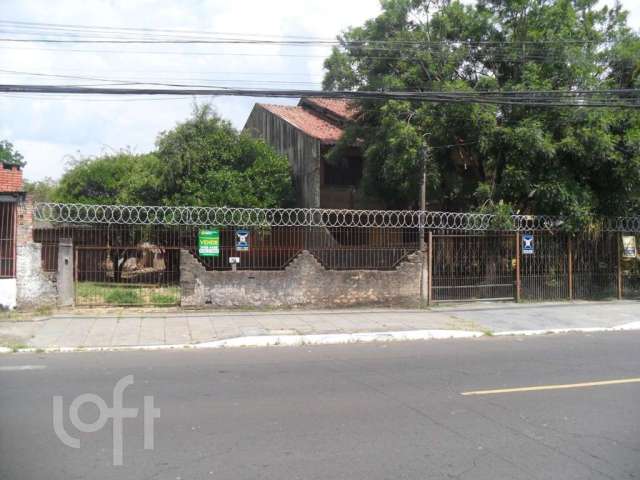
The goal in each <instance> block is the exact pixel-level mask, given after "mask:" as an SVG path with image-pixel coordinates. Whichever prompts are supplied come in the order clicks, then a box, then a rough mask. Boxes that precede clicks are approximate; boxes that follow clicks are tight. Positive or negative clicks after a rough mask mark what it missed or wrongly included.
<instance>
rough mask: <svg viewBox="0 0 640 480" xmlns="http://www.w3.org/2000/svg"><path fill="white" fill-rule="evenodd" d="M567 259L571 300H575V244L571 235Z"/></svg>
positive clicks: (568, 240)
mask: <svg viewBox="0 0 640 480" xmlns="http://www.w3.org/2000/svg"><path fill="white" fill-rule="evenodd" d="M567 259H568V262H567V263H568V264H567V267H568V270H569V272H568V273H569V300H573V242H572V241H571V235H569V236H567Z"/></svg>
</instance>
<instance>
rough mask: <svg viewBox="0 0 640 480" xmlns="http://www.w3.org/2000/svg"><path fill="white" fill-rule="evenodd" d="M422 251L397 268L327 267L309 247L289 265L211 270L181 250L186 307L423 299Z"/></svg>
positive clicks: (322, 304) (407, 302)
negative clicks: (262, 269) (275, 267)
mask: <svg viewBox="0 0 640 480" xmlns="http://www.w3.org/2000/svg"><path fill="white" fill-rule="evenodd" d="M422 268H423V262H422V254H420V253H415V254H413V255H411V256H409V257H408V258H407V260H406V261H404V262H402V263H401V264H400V265H398V267H397V268H396V269H395V270H390V271H380V270H342V271H341V270H327V269H325V268H324V267H323V266H322V265H321V264H320V263H319V262H318V261H317V260H316V259H315V257H314V256H313V255H311V254H310V253H309V252H307V251H303V252H302V253H301V254H300V255H298V257H296V259H295V260H294V261H293V262H291V264H290V265H289V266H288V267H287V268H286V269H285V270H279V271H253V270H249V271H248V270H238V271H236V272H233V271H206V270H205V268H204V267H203V266H202V265H201V264H200V263H199V262H198V261H197V260H196V259H195V258H194V257H193V255H191V254H190V253H189V252H188V251H186V250H182V251H181V252H180V278H181V286H182V305H183V306H207V305H210V306H213V307H295V306H317V307H332V306H333V307H335V306H351V305H376V304H378V305H379V304H387V305H403V306H416V305H419V303H420V285H421V282H420V276H421V270H422Z"/></svg>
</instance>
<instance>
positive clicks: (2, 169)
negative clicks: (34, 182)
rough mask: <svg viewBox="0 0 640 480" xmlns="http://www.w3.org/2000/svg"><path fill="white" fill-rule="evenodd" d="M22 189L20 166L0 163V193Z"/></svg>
mask: <svg viewBox="0 0 640 480" xmlns="http://www.w3.org/2000/svg"><path fill="white" fill-rule="evenodd" d="M22 191H23V184H22V168H21V167H20V166H19V165H12V164H9V163H0V193H7V192H12V193H16V192H22Z"/></svg>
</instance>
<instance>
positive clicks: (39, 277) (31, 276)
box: [16, 197, 57, 307]
mask: <svg viewBox="0 0 640 480" xmlns="http://www.w3.org/2000/svg"><path fill="white" fill-rule="evenodd" d="M17 223H18V230H17V235H16V237H17V242H16V291H17V305H18V307H40V306H54V305H55V304H56V301H57V290H56V285H55V274H51V273H46V272H44V271H43V270H42V254H41V250H42V245H41V244H40V243H34V241H33V201H32V199H31V198H30V197H27V199H26V200H25V201H24V202H22V203H21V204H20V205H19V206H18V222H17Z"/></svg>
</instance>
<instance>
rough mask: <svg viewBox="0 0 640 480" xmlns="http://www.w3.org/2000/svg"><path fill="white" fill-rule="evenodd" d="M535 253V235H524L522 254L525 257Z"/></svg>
mask: <svg viewBox="0 0 640 480" xmlns="http://www.w3.org/2000/svg"><path fill="white" fill-rule="evenodd" d="M533 252H534V246H533V235H531V234H526V235H522V253H523V255H532V254H533Z"/></svg>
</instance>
